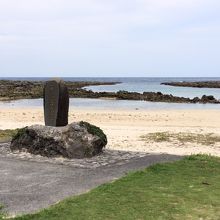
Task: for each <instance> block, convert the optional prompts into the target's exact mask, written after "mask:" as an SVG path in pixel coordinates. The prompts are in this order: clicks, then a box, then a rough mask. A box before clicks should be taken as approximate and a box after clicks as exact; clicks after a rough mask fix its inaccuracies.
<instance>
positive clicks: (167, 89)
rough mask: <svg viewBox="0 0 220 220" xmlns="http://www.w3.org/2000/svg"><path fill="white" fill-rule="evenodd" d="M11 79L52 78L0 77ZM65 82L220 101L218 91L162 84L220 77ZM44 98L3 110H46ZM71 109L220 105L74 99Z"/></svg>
mask: <svg viewBox="0 0 220 220" xmlns="http://www.w3.org/2000/svg"><path fill="white" fill-rule="evenodd" d="M0 79H10V80H30V81H31V80H41V81H46V80H49V79H50V78H38V77H34V78H23V77H22V78H21V77H19V78H0ZM62 79H63V80H65V81H98V82H120V83H118V84H115V85H99V86H88V87H85V89H87V90H92V91H95V92H101V91H102V92H104V91H106V92H117V91H119V90H125V91H129V92H141V93H142V92H162V93H163V94H172V95H174V96H181V97H189V98H194V97H202V96H203V95H213V96H214V97H215V98H216V99H219V100H220V89H215V88H189V87H174V86H167V85H161V83H162V82H171V81H172V82H173V81H175V82H181V81H187V82H195V81H220V77H202V78H201V77H63V78H62ZM42 106H43V100H42V99H22V100H16V101H7V102H0V107H1V108H4V107H11V108H16V107H20V108H26V107H42ZM70 108H88V109H89V108H94V109H112V108H114V109H135V110H144V109H152V110H153V109H220V104H187V103H163V102H146V101H133V100H109V99H87V98H86V99H82V98H71V99H70Z"/></svg>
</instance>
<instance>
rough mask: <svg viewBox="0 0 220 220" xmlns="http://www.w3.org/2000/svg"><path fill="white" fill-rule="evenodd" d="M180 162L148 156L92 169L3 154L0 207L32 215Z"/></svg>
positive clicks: (1, 156)
mask: <svg viewBox="0 0 220 220" xmlns="http://www.w3.org/2000/svg"><path fill="white" fill-rule="evenodd" d="M180 158H181V157H179V156H175V155H164V154H163V155H146V156H143V157H139V158H131V159H129V160H126V161H125V162H124V163H111V164H109V165H103V166H99V167H97V168H91V169H90V168H80V167H73V166H69V165H68V164H53V163H49V162H45V161H44V162H37V161H30V160H25V159H22V160H21V159H20V158H10V157H6V156H5V155H1V154H0V203H2V204H3V205H4V206H5V209H6V211H7V212H8V214H9V215H17V214H24V213H32V212H36V211H38V210H39V209H42V208H45V207H48V206H49V205H51V204H54V203H56V202H58V201H60V200H62V199H64V198H66V197H69V196H72V195H77V194H80V193H85V192H87V191H88V190H90V189H92V188H94V187H96V186H98V185H100V184H103V183H106V182H109V181H112V180H114V179H117V178H119V177H121V176H123V175H125V174H126V173H127V172H129V171H135V170H138V169H142V168H145V167H147V166H149V165H151V164H154V163H158V162H164V161H174V160H178V159H180Z"/></svg>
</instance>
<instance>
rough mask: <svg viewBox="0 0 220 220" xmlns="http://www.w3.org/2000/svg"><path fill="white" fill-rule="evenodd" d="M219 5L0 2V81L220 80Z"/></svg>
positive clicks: (203, 1)
mask: <svg viewBox="0 0 220 220" xmlns="http://www.w3.org/2000/svg"><path fill="white" fill-rule="evenodd" d="M219 59H220V1H219V0H80V1H79V0H78V1H76V0H19V1H18V0H0V76H1V77H8V76H30V77H32V76H85V77H86V76H146V77H147V76H220V61H219Z"/></svg>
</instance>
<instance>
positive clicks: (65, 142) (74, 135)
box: [10, 121, 107, 158]
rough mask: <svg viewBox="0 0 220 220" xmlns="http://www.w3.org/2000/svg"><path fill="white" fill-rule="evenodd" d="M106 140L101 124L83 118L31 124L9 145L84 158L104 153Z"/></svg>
mask: <svg viewBox="0 0 220 220" xmlns="http://www.w3.org/2000/svg"><path fill="white" fill-rule="evenodd" d="M106 144H107V137H106V135H105V134H104V133H103V131H102V130H101V129H100V128H98V127H96V126H94V125H91V124H89V123H87V122H83V121H81V122H77V123H72V124H69V125H67V126H65V127H50V126H43V125H32V126H30V127H26V128H23V129H20V130H19V132H18V133H17V135H15V137H14V138H13V140H12V142H11V145H10V149H11V150H12V151H25V152H28V153H32V154H39V155H42V156H46V157H55V156H63V157H67V158H84V157H92V156H94V155H97V154H99V153H101V152H102V149H103V147H105V145H106Z"/></svg>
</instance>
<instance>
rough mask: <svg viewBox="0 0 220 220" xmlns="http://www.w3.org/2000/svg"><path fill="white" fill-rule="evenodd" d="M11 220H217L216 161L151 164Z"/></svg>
mask: <svg viewBox="0 0 220 220" xmlns="http://www.w3.org/2000/svg"><path fill="white" fill-rule="evenodd" d="M15 219H16V220H36V219H44V220H51V219H57V220H61V219H62V220H68V219H85V220H87V219H95V220H98V219H100V220H103V219H120V220H122V219H125V220H129V219H153V220H155V219H181V220H182V219H220V158H217V157H210V156H205V155H198V156H190V157H187V158H185V159H183V160H180V161H177V162H173V163H165V164H157V165H153V166H151V167H149V168H147V169H145V170H143V171H139V172H135V173H131V174H128V175H127V176H125V177H123V178H121V179H119V180H117V181H115V182H113V183H108V184H104V185H101V186H99V187H97V188H96V189H94V190H92V191H90V192H89V193H86V194H83V195H80V196H76V197H72V198H69V199H66V200H64V201H62V202H60V203H59V204H56V205H54V206H52V207H50V208H48V209H45V210H42V211H40V212H39V213H37V214H33V215H25V216H21V217H17V218H15Z"/></svg>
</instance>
